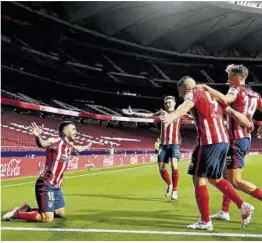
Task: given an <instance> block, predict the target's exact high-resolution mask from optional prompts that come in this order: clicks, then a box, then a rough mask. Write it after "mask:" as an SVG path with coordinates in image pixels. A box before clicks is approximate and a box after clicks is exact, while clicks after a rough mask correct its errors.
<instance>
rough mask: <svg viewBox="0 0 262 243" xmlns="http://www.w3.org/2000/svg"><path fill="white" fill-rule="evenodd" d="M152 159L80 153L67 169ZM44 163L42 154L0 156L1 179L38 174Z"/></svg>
mask: <svg viewBox="0 0 262 243" xmlns="http://www.w3.org/2000/svg"><path fill="white" fill-rule="evenodd" d="M154 161H156V158H155V154H138V155H137V154H132V155H86V156H85V155H81V156H72V159H71V161H70V163H69V165H68V168H67V170H68V171H79V170H87V169H90V168H108V167H113V166H121V165H128V164H143V163H149V162H154ZM44 163H45V157H44V156H37V157H35V156H31V157H6V158H1V179H7V178H18V177H24V176H33V175H38V174H40V172H41V170H42V169H43V166H44Z"/></svg>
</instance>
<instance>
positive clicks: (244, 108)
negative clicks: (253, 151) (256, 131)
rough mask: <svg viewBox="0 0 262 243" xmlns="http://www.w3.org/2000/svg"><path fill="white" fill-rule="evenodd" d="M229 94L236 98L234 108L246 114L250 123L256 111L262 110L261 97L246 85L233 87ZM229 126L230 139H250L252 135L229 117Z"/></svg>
mask: <svg viewBox="0 0 262 243" xmlns="http://www.w3.org/2000/svg"><path fill="white" fill-rule="evenodd" d="M228 94H232V95H233V96H234V97H235V101H234V102H233V103H232V105H231V106H232V108H233V109H234V110H236V111H238V112H240V113H242V114H244V115H245V116H246V117H247V118H248V119H249V120H250V121H251V120H252V117H253V115H254V113H255V111H256V109H258V108H260V109H261V107H262V99H261V96H260V95H259V94H258V93H256V92H255V91H253V90H251V89H250V88H248V87H246V86H244V85H240V86H232V87H231V88H230V89H229V91H228ZM228 125H229V128H228V133H229V138H230V139H240V138H245V137H250V133H249V132H247V131H246V129H245V128H244V127H242V126H240V125H239V124H238V122H237V121H235V120H234V119H233V118H231V117H228Z"/></svg>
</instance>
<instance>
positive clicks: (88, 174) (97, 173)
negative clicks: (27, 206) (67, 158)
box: [1, 163, 155, 188]
mask: <svg viewBox="0 0 262 243" xmlns="http://www.w3.org/2000/svg"><path fill="white" fill-rule="evenodd" d="M152 166H155V164H153V165H152V164H151V163H150V164H148V165H146V166H137V167H134V168H125V169H119V170H109V171H101V172H96V173H91V174H90V173H87V174H83V175H75V176H65V178H66V179H71V178H78V177H84V176H93V175H100V174H109V173H113V172H118V171H127V170H135V169H141V168H144V167H146V168H148V167H152ZM33 183H35V181H29V182H23V183H18V184H10V185H6V186H2V187H1V188H7V187H15V186H22V185H27V184H33Z"/></svg>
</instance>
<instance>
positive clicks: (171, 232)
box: [1, 227, 262, 238]
mask: <svg viewBox="0 0 262 243" xmlns="http://www.w3.org/2000/svg"><path fill="white" fill-rule="evenodd" d="M1 230H10V231H49V232H51V231H53V232H54V231H55V232H79V233H121V234H154V235H190V236H193V235H194V236H218V237H240V238H247V237H249V238H262V234H240V233H214V232H179V231H154V230H152V231H151V230H117V229H73V228H26V227H1Z"/></svg>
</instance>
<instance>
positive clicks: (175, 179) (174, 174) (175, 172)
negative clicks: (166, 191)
mask: <svg viewBox="0 0 262 243" xmlns="http://www.w3.org/2000/svg"><path fill="white" fill-rule="evenodd" d="M178 178H179V173H178V170H177V169H176V170H173V171H172V183H173V191H176V190H177V183H178Z"/></svg>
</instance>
